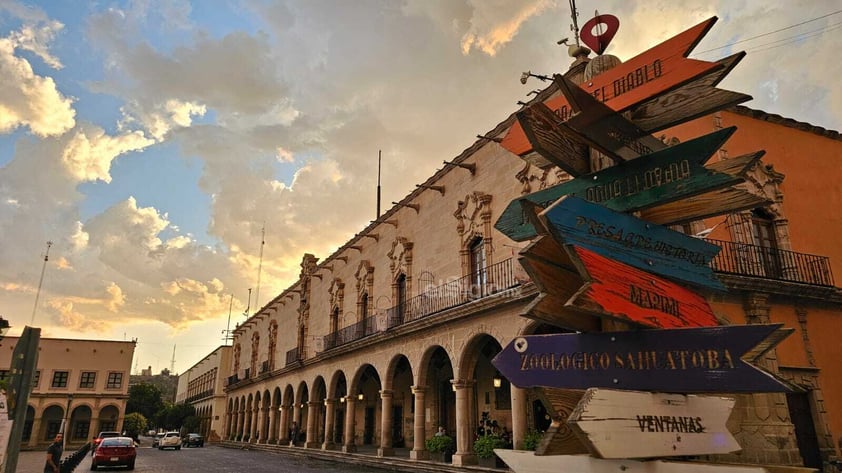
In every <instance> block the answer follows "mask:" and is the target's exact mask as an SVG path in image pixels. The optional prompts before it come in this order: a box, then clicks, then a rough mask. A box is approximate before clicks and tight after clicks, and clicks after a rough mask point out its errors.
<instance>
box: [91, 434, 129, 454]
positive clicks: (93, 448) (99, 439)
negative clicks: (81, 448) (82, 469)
mask: <svg viewBox="0 0 842 473" xmlns="http://www.w3.org/2000/svg"><path fill="white" fill-rule="evenodd" d="M122 436H123V434H121V433H120V432H114V431H110V430H104V431H102V432H100V433H99V435H97V436H96V438H95V439H94V441H93V445H91V455H92V456H93V454H94V452H95V451H96V448H97V447H99V444H100V442H102V440H103V439H107V438H111V437H122Z"/></svg>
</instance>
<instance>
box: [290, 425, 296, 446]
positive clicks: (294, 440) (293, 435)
mask: <svg viewBox="0 0 842 473" xmlns="http://www.w3.org/2000/svg"><path fill="white" fill-rule="evenodd" d="M290 430H291V431H292V433H291V434H290V442H291V443H292V444H293V445H295V442H297V441H298V422H296V421H292V429H290Z"/></svg>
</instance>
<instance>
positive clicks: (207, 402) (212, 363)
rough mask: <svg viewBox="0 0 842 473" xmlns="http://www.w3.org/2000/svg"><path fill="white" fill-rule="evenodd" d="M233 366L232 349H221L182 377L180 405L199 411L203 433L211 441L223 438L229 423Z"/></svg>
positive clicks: (179, 385)
mask: <svg viewBox="0 0 842 473" xmlns="http://www.w3.org/2000/svg"><path fill="white" fill-rule="evenodd" d="M230 366H231V347H230V346H221V347H219V348H217V349H216V350H214V351H212V352H211V353H210V354H209V355H208V356H206V357H204V358H203V359H202V360H201V361H199V362H198V363H196V364H195V365H193V366H192V367H190V369H188V370H187V371H185V372H184V373H182V374H181V375H180V376H179V377H178V388H177V390H176V399H175V400H176V403H177V404H181V403H188V404H190V405H192V406H193V407H195V408H196V416H197V417H199V419H201V427H200V429H199V430H200V431H199V433H200V434H202V435H203V436H204V437H205V439H206V440H207V441H208V442H218V441H219V440H221V439H222V432H223V426H224V422H225V400H226V396H225V383H226V381H227V380H228V378H227V374H228V370H229V369H230Z"/></svg>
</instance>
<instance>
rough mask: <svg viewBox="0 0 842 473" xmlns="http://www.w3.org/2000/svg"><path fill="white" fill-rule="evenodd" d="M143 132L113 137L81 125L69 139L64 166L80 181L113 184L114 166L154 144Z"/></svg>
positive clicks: (64, 156) (65, 150)
mask: <svg viewBox="0 0 842 473" xmlns="http://www.w3.org/2000/svg"><path fill="white" fill-rule="evenodd" d="M154 143H155V141H154V140H152V139H149V138H147V137H146V136H145V135H144V134H143V132H141V131H134V132H129V133H124V134H122V135H116V136H110V135H107V134H106V133H105V131H104V130H103V129H102V128H99V127H96V126H90V125H82V126H80V127H79V128H78V129H77V130H76V133H74V134H73V136H72V137H71V138H70V141H69V142H68V143H67V145H66V146H65V148H64V151H63V152H62V156H61V157H62V163H63V164H64V165H65V167H66V169H67V171H68V172H69V173H70V174H71V175H72V176H73V177H74V178H75V179H77V180H78V181H80V182H84V181H94V180H101V181H104V182H111V175H110V174H109V170H110V168H111V162H112V161H113V160H114V159H115V158H116V157H117V156H119V155H121V154H124V153H127V152H129V151H140V150H143V149H144V148H146V147H147V146H150V145H152V144H154Z"/></svg>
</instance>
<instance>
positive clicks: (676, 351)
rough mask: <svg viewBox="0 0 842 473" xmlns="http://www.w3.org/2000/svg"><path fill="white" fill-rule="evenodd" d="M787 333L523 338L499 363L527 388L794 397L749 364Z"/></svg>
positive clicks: (712, 330)
mask: <svg viewBox="0 0 842 473" xmlns="http://www.w3.org/2000/svg"><path fill="white" fill-rule="evenodd" d="M781 327H782V325H781V324H765V325H726V326H719V327H704V328H679V329H669V330H662V329H655V330H637V331H632V332H600V333H574V334H557V335H527V336H523V337H518V338H515V339H514V340H513V341H512V342H511V343H509V344H508V345H507V346H506V348H505V349H503V351H501V352H500V353H499V354H498V355H497V356H496V357H495V358H494V360H492V363H493V364H494V366H495V367H497V369H498V370H500V372H501V373H503V375H504V376H506V378H508V379H509V381H511V382H512V384H514V385H515V386H517V387H520V388H528V387H536V386H537V387H551V388H563V389H587V388H613V389H624V390H637V391H658V392H678V393H706V392H717V393H738V392H787V391H791V388H790V387H789V386H788V385H787V384H785V382H782V381H781V380H778V379H776V378H775V377H774V376H772V375H771V374H769V373H767V372H765V371H763V370H761V369H759V368H757V367H756V366H753V365H751V364H750V363H749V362H751V361H753V360H754V359H756V358H757V357H759V356H760V354H762V353H764V352H765V351H767V350H769V349H770V348H772V347H773V346H774V345H775V344H776V343H778V342H780V340H782V339H783V338H784V337H785V336H787V335H789V334H790V333H792V329H783V328H781ZM744 357H745V358H746V359H743V358H744Z"/></svg>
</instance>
